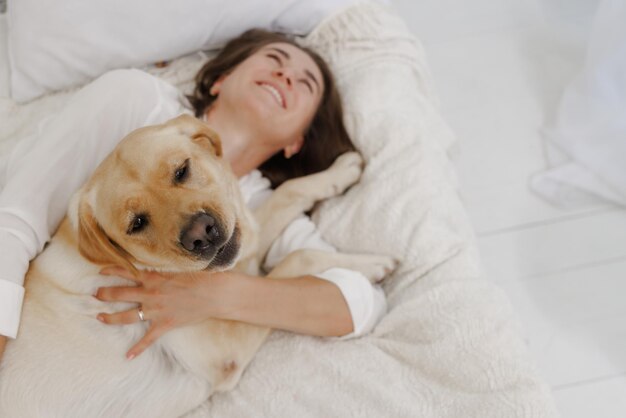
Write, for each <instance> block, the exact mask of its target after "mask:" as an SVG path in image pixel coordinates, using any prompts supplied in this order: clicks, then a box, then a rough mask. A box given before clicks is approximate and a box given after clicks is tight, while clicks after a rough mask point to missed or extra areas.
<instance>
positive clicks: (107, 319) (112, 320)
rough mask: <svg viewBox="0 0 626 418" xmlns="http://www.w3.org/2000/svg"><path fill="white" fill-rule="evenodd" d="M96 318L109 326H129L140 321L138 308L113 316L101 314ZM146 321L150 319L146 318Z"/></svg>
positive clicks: (113, 314)
mask: <svg viewBox="0 0 626 418" xmlns="http://www.w3.org/2000/svg"><path fill="white" fill-rule="evenodd" d="M96 318H97V319H98V321H100V322H103V323H105V324H107V325H128V324H134V323H135V322H139V321H140V319H139V313H138V311H137V308H133V309H131V310H128V311H124V312H116V313H112V314H107V313H99V314H98V316H97V317H96ZM145 320H148V318H145Z"/></svg>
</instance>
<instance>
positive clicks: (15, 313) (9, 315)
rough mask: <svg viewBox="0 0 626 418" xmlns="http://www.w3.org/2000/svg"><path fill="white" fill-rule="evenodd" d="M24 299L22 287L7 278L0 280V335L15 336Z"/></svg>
mask: <svg viewBox="0 0 626 418" xmlns="http://www.w3.org/2000/svg"><path fill="white" fill-rule="evenodd" d="M23 301H24V288H23V287H22V286H19V285H17V284H15V283H13V282H10V281H8V280H0V335H6V336H7V337H10V338H15V337H17V330H18V328H19V325H20V315H21V314H22V302H23Z"/></svg>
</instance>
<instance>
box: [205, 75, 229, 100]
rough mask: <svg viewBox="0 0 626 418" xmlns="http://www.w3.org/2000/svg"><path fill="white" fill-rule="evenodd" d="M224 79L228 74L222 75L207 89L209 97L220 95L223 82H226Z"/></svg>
mask: <svg viewBox="0 0 626 418" xmlns="http://www.w3.org/2000/svg"><path fill="white" fill-rule="evenodd" d="M226 77H228V74H222V75H221V76H220V77H219V78H218V79H217V80H215V82H214V83H213V85H212V86H211V88H210V89H209V94H211V96H217V95H218V94H220V89H221V88H222V83H223V82H224V80H226Z"/></svg>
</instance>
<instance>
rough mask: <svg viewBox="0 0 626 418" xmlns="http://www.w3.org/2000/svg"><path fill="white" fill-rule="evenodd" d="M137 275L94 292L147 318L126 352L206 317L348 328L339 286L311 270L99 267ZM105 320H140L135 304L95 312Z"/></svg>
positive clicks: (310, 329) (298, 328)
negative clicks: (282, 273) (295, 273)
mask: <svg viewBox="0 0 626 418" xmlns="http://www.w3.org/2000/svg"><path fill="white" fill-rule="evenodd" d="M101 273H102V274H107V275H116V276H120V277H125V278H127V279H130V280H135V281H136V282H137V283H138V284H139V286H137V287H133V286H130V287H102V288H100V289H99V290H98V292H97V293H96V295H95V297H96V298H97V299H99V300H102V301H108V302H119V301H126V302H137V303H140V304H141V306H142V310H143V312H144V315H145V318H146V320H149V321H151V324H150V329H149V330H148V332H147V333H146V335H145V336H144V337H143V338H142V339H141V340H140V341H139V342H138V343H137V344H136V345H135V346H134V347H132V348H131V349H130V350H129V351H128V353H127V357H128V358H133V357H135V356H137V355H139V354H141V353H142V352H143V351H144V350H145V349H146V348H147V347H148V346H150V345H151V344H152V343H153V342H154V341H156V340H157V339H158V338H159V337H160V336H161V335H163V334H164V333H165V332H167V331H169V330H171V329H172V328H176V327H179V326H183V325H188V324H193V323H197V322H200V321H202V320H205V319H209V318H219V319H226V320H235V321H242V322H247V323H251V324H255V325H261V326H267V327H270V328H276V329H282V330H287V331H292V332H298V333H301V334H308V335H316V336H339V335H345V334H348V333H350V332H352V327H353V324H352V317H351V314H350V311H349V309H348V306H347V304H346V302H345V300H344V298H343V296H342V294H341V291H340V290H339V288H338V287H337V286H335V285H334V284H333V283H331V282H329V281H326V280H323V279H318V278H316V277H312V276H302V277H294V278H289V279H280V280H278V279H267V278H262V277H257V276H249V275H245V274H240V273H234V272H222V273H205V272H201V273H194V274H186V273H178V274H167V275H166V274H160V273H156V272H141V273H140V274H139V276H138V277H134V276H132V274H131V273H130V272H128V271H126V270H124V269H122V268H119V267H109V268H105V269H103V270H102V272H101ZM98 319H99V320H100V321H102V322H104V323H105V324H117V325H121V324H131V323H134V322H137V321H139V317H138V314H137V309H132V310H129V311H125V312H118V313H114V314H104V313H102V314H99V315H98Z"/></svg>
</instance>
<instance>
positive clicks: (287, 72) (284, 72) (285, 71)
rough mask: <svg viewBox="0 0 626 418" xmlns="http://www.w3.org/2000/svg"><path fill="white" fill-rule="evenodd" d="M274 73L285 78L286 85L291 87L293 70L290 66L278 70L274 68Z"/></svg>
mask: <svg viewBox="0 0 626 418" xmlns="http://www.w3.org/2000/svg"><path fill="white" fill-rule="evenodd" d="M274 74H275V75H276V76H277V77H279V78H282V79H284V80H285V83H286V84H287V86H289V87H291V86H292V84H293V71H292V70H291V69H290V68H286V67H285V68H281V69H279V70H275V71H274Z"/></svg>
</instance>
